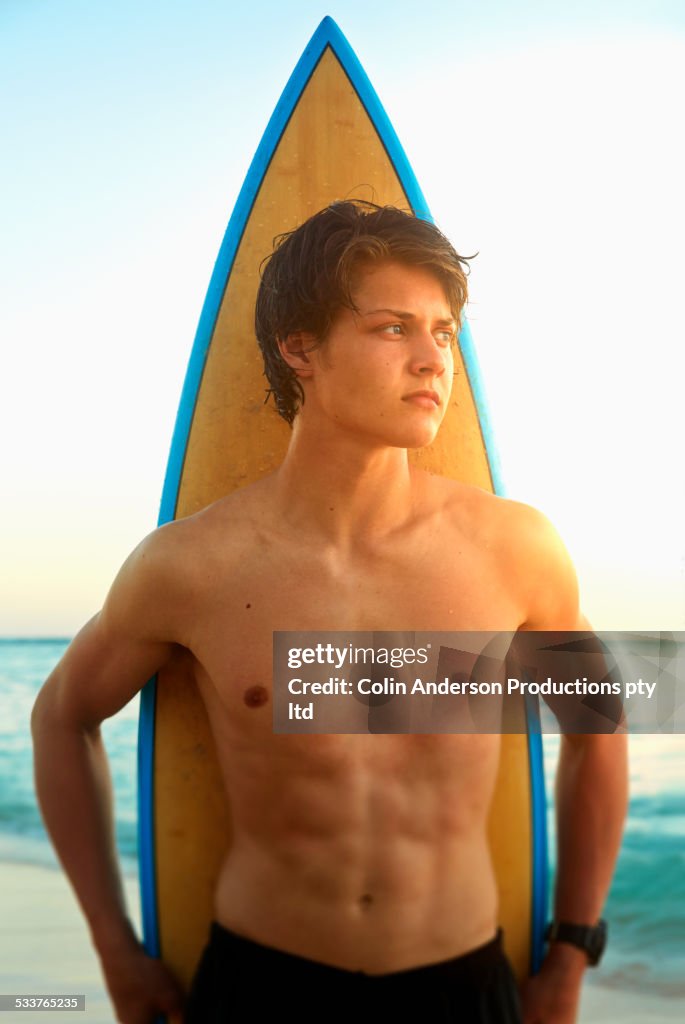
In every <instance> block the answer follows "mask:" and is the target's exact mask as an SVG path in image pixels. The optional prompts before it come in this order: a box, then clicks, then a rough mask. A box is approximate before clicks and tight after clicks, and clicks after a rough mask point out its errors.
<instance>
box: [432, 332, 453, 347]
mask: <svg viewBox="0 0 685 1024" xmlns="http://www.w3.org/2000/svg"><path fill="white" fill-rule="evenodd" d="M436 339H437V342H438V344H441V345H452V344H453V343H454V342H455V341H456V340H457V335H456V333H455V332H454V331H449V330H448V331H437V332H436Z"/></svg>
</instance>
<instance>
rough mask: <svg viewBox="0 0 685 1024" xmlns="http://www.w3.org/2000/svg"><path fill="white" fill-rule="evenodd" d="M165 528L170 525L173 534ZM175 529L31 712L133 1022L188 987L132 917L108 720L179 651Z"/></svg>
mask: <svg viewBox="0 0 685 1024" xmlns="http://www.w3.org/2000/svg"><path fill="white" fill-rule="evenodd" d="M165 531H166V532H165ZM175 562H177V558H175V557H174V542H173V536H172V537H170V536H169V531H168V528H164V530H162V531H157V532H156V533H155V534H152V535H151V536H150V537H149V538H147V539H146V540H145V541H143V543H142V544H141V545H140V546H139V547H138V548H137V549H136V551H134V553H133V554H132V555H131V556H130V558H129V559H128V560H127V561H126V563H125V564H124V566H123V567H122V569H121V571H120V572H119V575H118V576H117V578H116V580H115V582H114V584H113V586H112V588H111V590H110V593H109V595H108V597H107V600H106V602H105V604H104V607H103V609H102V611H101V612H100V613H99V614H98V615H96V616H95V617H94V618H93V619H91V620H90V622H88V623H87V624H86V626H84V628H83V629H82V630H81V631H80V633H79V634H78V635H77V636H76V638H75V639H74V640H73V642H72V643H71V644H70V646H69V648H68V649H67V651H66V652H65V654H64V656H63V658H62V659H61V661H60V662H59V664H58V665H57V666H56V668H55V669H54V671H53V672H52V673H51V675H50V676H49V678H48V679H47V681H46V683H45V684H44V686H43V688H42V689H41V691H40V693H39V695H38V697H37V699H36V702H35V705H34V708H33V713H32V717H31V727H32V732H33V740H34V766H35V782H36V792H37V795H38V800H39V804H40V808H41V811H42V814H43V818H44V821H45V824H46V827H47V830H48V832H49V834H50V836H51V839H52V841H53V844H54V846H55V848H56V851H57V854H58V856H59V859H60V861H61V863H62V865H63V867H64V870H65V871H66V873H67V875H68V877H69V880H70V882H71V884H72V886H73V888H74V891H75V893H76V896H77V898H78V901H79V903H80V905H81V908H82V910H83V912H84V914H85V917H86V919H87V922H88V926H89V928H90V933H91V937H92V941H93V944H94V946H95V948H96V950H97V952H98V955H99V956H100V959H101V962H102V967H103V971H104V974H105V978H106V981H107V985H108V988H109V991H110V996H111V997H112V1000H113V1002H114V1004H115V1007H116V1010H117V1014H118V1017H117V1019H118V1020H120V1021H123V1022H125V1024H148V1022H149V1021H152V1020H153V1018H154V1015H155V1012H157V1013H158V1012H159V1011H160V1010H161V1009H164V1010H166V1011H169V1012H171V1011H174V1010H178V1009H179V1007H180V1004H181V992H180V989H179V988H178V986H177V985H176V983H175V981H174V979H173V978H172V977H171V975H170V974H169V972H168V971H166V969H165V968H164V967H163V965H162V964H161V963H160V962H159V961H156V960H152V959H151V958H149V957H147V956H146V954H145V952H144V950H143V949H142V947H141V946H140V944H139V942H138V940H137V938H136V936H135V933H134V930H133V926H132V925H131V922H130V921H129V918H128V914H127V910H126V905H125V899H124V893H123V885H122V881H121V875H120V871H119V865H118V860H117V855H116V846H115V836H114V822H113V806H112V804H113V799H112V784H111V777H110V771H109V765H108V761H107V757H106V753H105V749H104V745H103V742H102V736H101V733H100V723H101V722H102V721H103V720H104V719H105V718H108V717H110V716H111V715H113V714H115V713H116V712H117V711H119V710H120V709H121V708H122V707H123V706H124V705H125V704H126V703H127V702H128V701H129V700H131V698H132V697H134V696H135V694H136V693H137V692H138V691H139V690H140V689H141V687H142V686H143V685H144V684H145V682H146V681H147V680H148V679H149V678H150V677H151V676H152V675H154V673H155V672H156V671H157V670H158V669H159V668H160V667H162V666H163V665H164V664H165V663H166V662H167V661H168V660H169V658H170V657H171V656H172V654H173V652H174V650H175V649H176V647H175V644H176V643H178V641H179V639H180V636H179V629H178V621H179V614H178V613H179V607H180V597H179V595H178V589H179V588H178V585H176V586H174V584H173V580H172V578H171V570H172V569H173V567H174V564H175Z"/></svg>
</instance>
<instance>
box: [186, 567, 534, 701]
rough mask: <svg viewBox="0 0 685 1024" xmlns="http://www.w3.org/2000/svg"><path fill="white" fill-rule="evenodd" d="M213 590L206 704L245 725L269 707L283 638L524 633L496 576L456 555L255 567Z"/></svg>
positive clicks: (200, 658)
mask: <svg viewBox="0 0 685 1024" xmlns="http://www.w3.org/2000/svg"><path fill="white" fill-rule="evenodd" d="M344 570H346V571H344ZM216 581H217V582H216V585H215V587H214V590H213V593H212V594H208V595H207V597H206V599H205V601H204V602H203V607H202V608H201V609H196V613H195V621H194V624H193V647H192V653H193V655H194V657H195V659H196V661H197V663H198V669H199V673H200V676H201V681H202V684H203V685H202V688H203V689H204V690H205V698H206V699H207V696H208V695H209V691H213V695H214V696H215V697H216V698H217V699H218V700H220V702H221V705H222V707H223V708H224V710H225V711H226V712H228V713H229V715H230V716H231V717H232V714H231V713H232V712H233V713H235V714H237V715H238V718H239V719H241V718H242V717H243V715H244V714H245V712H247V711H249V710H254V709H255V708H259V707H260V706H263V705H266V704H267V703H268V704H270V703H271V684H272V666H273V661H272V658H273V635H274V632H276V631H298V632H299V631H316V632H337V631H346V632H349V631H359V632H369V631H374V632H376V633H378V632H388V631H397V632H403V633H407V632H411V631H438V630H440V631H465V630H499V629H501V630H513V629H516V628H517V626H518V625H519V623H520V618H519V608H518V607H517V604H516V599H515V594H514V590H513V588H508V587H507V585H506V581H504V582H503V581H502V579H501V577H500V576H499V574H498V573H497V567H496V566H492V565H491V564H489V563H488V562H487V560H484V559H481V560H477V559H474V558H472V557H459V553H458V552H454V553H452V554H449V553H445V556H444V557H443V558H442V561H441V560H440V559H438V558H437V557H432V558H430V559H412V558H409V557H405V558H393V559H386V560H384V561H381V560H377V561H376V562H375V563H374V561H373V560H371V561H370V562H369V563H367V564H366V565H364V564H358V565H353V566H350V565H348V566H346V567H342V568H340V567H338V566H331V564H330V563H326V562H324V561H322V560H321V559H316V558H314V557H312V558H311V559H310V560H309V561H306V560H302V559H299V560H298V561H297V563H294V562H287V561H284V562H282V563H281V564H279V563H278V560H277V559H271V560H270V564H269V562H267V561H266V560H265V562H264V563H263V564H261V565H260V564H259V563H256V562H254V561H253V564H252V570H251V571H250V567H249V566H244V567H242V568H241V570H240V571H238V572H235V573H234V574H233V578H232V579H226V580H225V581H224V580H222V578H221V576H220V575H217V577H216ZM210 699H211V697H210ZM263 710H264V711H266V710H267V708H266V706H264V707H263ZM254 717H255V716H253V715H249V716H248V720H252V719H253V718H254ZM260 717H261V716H260Z"/></svg>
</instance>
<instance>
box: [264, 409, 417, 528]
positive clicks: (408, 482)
mask: <svg viewBox="0 0 685 1024" xmlns="http://www.w3.org/2000/svg"><path fill="white" fill-rule="evenodd" d="M413 478H414V473H413V471H412V470H411V468H410V466H409V461H408V458H407V450H406V449H405V448H392V447H389V446H381V445H378V446H374V445H371V444H369V442H368V439H359V438H356V437H350V436H345V437H341V436H340V435H337V436H336V437H335V438H333V437H322V436H321V433H320V432H319V431H314V430H310V429H308V428H307V426H306V425H304V424H302V423H298V422H297V421H296V423H295V426H294V428H293V436H292V439H291V441H290V445H289V447H288V451H287V454H286V457H285V459H284V461H283V463H282V464H281V466H280V467H279V469H278V471H277V473H276V502H277V505H278V510H279V518H281V519H285V520H287V522H288V523H289V525H290V526H291V527H297V528H299V529H303V530H306V531H307V532H308V535H310V536H312V537H317V536H318V537H320V538H322V539H324V540H329V541H330V542H331V543H333V544H336V545H341V546H347V545H354V543H355V541H362V542H363V541H364V540H372V539H373V538H378V539H380V538H381V537H382V536H383V535H385V534H388V533H391V532H392V531H393V530H395V529H397V528H399V527H401V526H402V525H403V524H404V523H406V522H407V520H408V519H410V518H411V516H412V512H413V495H414V484H413Z"/></svg>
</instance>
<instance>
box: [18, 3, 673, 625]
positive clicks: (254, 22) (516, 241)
mask: <svg viewBox="0 0 685 1024" xmlns="http://www.w3.org/2000/svg"><path fill="white" fill-rule="evenodd" d="M240 6H241V8H243V9H241V10H238V9H237V5H235V4H232V3H230V2H228V0H225V2H223V3H219V2H215V0H195V2H190V0H175V2H173V0H172V2H165V3H163V2H158V0H148V2H146V3H142V4H141V3H136V2H132V0H119V2H117V3H116V4H105V3H96V4H93V3H92V2H85V0H0V146H1V147H2V159H1V160H0V291H1V292H2V294H1V295H0V346H1V352H2V364H1V365H2V373H1V374H0V429H2V437H3V441H4V443H3V445H2V449H1V450H0V451H1V454H0V459H1V468H2V472H1V473H0V480H1V483H0V487H2V490H3V493H2V494H0V508H2V528H1V530H0V566H1V568H0V635H5V636H9V635H28V636H38V635H67V636H70V635H73V633H74V632H75V631H76V630H77V629H78V628H79V627H80V626H81V625H82V624H83V622H85V621H86V620H87V619H88V618H89V617H90V616H91V615H93V614H94V613H95V612H96V611H97V610H98V608H99V607H100V606H101V604H102V601H103V599H104V597H105V594H106V592H107V588H108V586H109V584H110V582H111V580H112V578H113V576H114V574H115V573H116V571H117V569H118V567H119V565H120V564H121V563H122V561H123V560H124V558H125V557H126V555H127V554H128V553H129V551H130V550H131V549H132V548H133V547H134V546H135V545H136V543H137V542H138V541H139V540H140V539H141V538H142V537H143V536H144V535H145V534H147V533H148V532H150V530H152V529H154V527H155V525H156V522H157V514H158V507H159V499H160V496H161V489H162V482H163V477H164V470H165V466H166V459H167V455H168V449H169V444H170V440H171V434H172V430H173V424H174V418H175V413H176V407H177V405H178V400H179V397H180V391H181V386H182V382H183V377H184V373H185V367H186V363H187V360H188V356H189V353H190V348H191V345H192V341H193V337H194V333H195V329H196V326H197V320H198V317H199V314H200V310H201V307H202V302H203V299H204V294H205V291H206V288H207V285H208V283H209V278H210V274H211V271H212V267H213V264H214V260H215V258H216V255H217V253H218V250H219V246H220V243H221V239H222V237H223V233H224V230H225V227H226V224H227V222H228V218H229V215H230V212H231V209H232V206H233V203H234V201H235V199H236V197H237V194H238V191H239V189H240V186H241V183H242V181H243V178H244V176H245V173H246V171H247V168H248V166H249V163H250V161H251V159H252V156H253V154H254V151H255V149H256V147H257V145H258V142H259V139H260V137H261V134H262V132H263V130H264V128H265V127H266V123H267V121H268V118H269V116H270V114H271V112H272V110H273V108H274V106H275V104H276V102H277V100H278V97H279V95H280V93H281V90H282V89H283V86H284V85H285V83H286V81H287V79H288V76H289V74H290V72H291V71H292V69H293V67H294V65H295V63H296V62H297V60H298V59H299V56H300V54H301V52H302V50H303V49H304V47H305V45H306V43H307V41H308V39H309V37H310V36H311V35H312V33H313V32H314V30H315V29H316V27H317V25H318V23H319V21H320V20H321V18H322V17H323V16H324V15H326V14H329V15H331V16H332V17H334V18H335V20H336V21H337V23H338V25H339V26H340V28H341V29H342V31H343V32H344V33H345V35H346V36H347V38H348V40H349V42H350V43H351V45H352V47H353V48H354V49H355V52H356V53H357V56H358V57H359V59H360V61H361V63H362V65H363V66H364V68H365V70H366V72H367V74H368V75H369V78H370V80H371V82H372V84H373V86H374V87H375V89H376V91H377V93H378V94H379V97H380V99H381V102H382V103H383V105H384V106H385V109H386V111H387V113H388V115H389V117H390V120H391V121H392V123H393V124H394V126H395V129H396V131H397V133H398V135H399V138H400V140H401V142H402V144H403V146H404V149H405V151H406V153H407V156H408V158H409V160H410V162H411V164H412V166H413V168H414V171H415V173H416V176H417V178H418V181H419V184H420V185H421V188H422V190H423V192H424V194H425V196H426V198H427V201H428V204H429V206H430V208H431V210H432V213H433V216H434V218H435V220H436V221H437V223H438V224H439V225H440V227H441V228H442V229H443V230H444V231H445V233H446V234H448V236H449V237H450V238H451V239H452V241H453V242H454V244H455V245H456V247H457V249H459V250H460V251H462V252H464V253H467V254H470V253H473V252H478V256H477V258H476V259H475V260H474V261H473V264H472V272H471V278H470V287H471V301H470V304H469V307H468V316H469V320H470V323H471V327H472V331H473V335H474V341H475V344H476V348H477V352H478V356H479V360H480V364H481V369H482V373H483V378H484V384H485V390H486V392H487V395H488V399H489V406H490V413H491V418H492V421H493V427H494V431H495V438H496V442H497V446H498V449H499V453H500V459H501V463H502V467H503V475H504V479H505V482H506V486H507V493H508V494H509V495H510V496H511V497H513V498H516V499H518V500H521V501H526V502H528V503H530V504H533V505H536V506H537V507H538V508H540V509H542V511H543V512H545V513H546V514H547V515H548V516H549V517H550V519H551V520H552V522H554V523H555V525H556V526H557V528H558V529H559V532H560V533H561V535H562V537H563V539H564V541H565V542H566V544H567V547H568V548H569V551H570V552H571V555H572V557H573V558H574V560H575V562H576V566H577V568H578V573H579V578H580V582H581V593H582V596H583V605H584V608H585V610H586V613H587V614H588V616H589V617H590V619H591V621H592V622H593V624H594V625H595V626H596V628H603V629H685V529H684V528H683V522H684V517H683V513H684V511H685V487H684V485H683V478H682V471H681V470H679V469H678V467H679V466H680V465H681V463H682V456H681V454H680V439H681V437H682V425H681V424H682V416H681V413H680V408H681V391H682V383H681V381H682V363H683V355H682V353H683V348H684V342H685V337H684V335H685V331H684V330H683V319H684V318H683V310H682V303H681V302H680V301H679V298H680V292H681V290H682V284H681V282H682V280H683V270H684V267H683V263H684V259H683V246H682V239H683V238H684V237H685V214H684V206H683V199H682V181H683V180H685V166H684V164H685V160H684V157H683V146H682V141H681V137H682V97H683V92H684V87H685V8H684V7H683V5H682V4H681V3H679V2H678V0H674V2H671V3H668V2H662V3H659V2H648V0H644V2H640V3H638V2H630V0H626V2H619V0H616V2H602V0H595V2H580V3H576V4H574V5H573V8H572V9H571V6H570V5H568V4H566V3H565V2H558V3H557V2H542V0H539V2H527V3H526V2H521V3H517V4H512V3H510V2H505V0H502V2H495V0H489V2H488V0H485V2H481V3H478V4H474V3H472V2H471V0H464V2H462V0H453V2H449V3H448V2H431V0H425V2H422V3H420V4H417V3H416V2H415V0H411V2H404V0H392V2H391V0H377V2H376V3H375V4H369V3H367V2H364V3H362V2H359V0H349V2H340V3H333V2H329V3H327V4H326V5H325V6H324V5H323V4H320V3H315V2H304V0H294V2H293V0H290V2H289V3H288V4H282V3H276V2H272V0H262V2H260V0H255V2H254V3H252V4H250V5H240Z"/></svg>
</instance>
